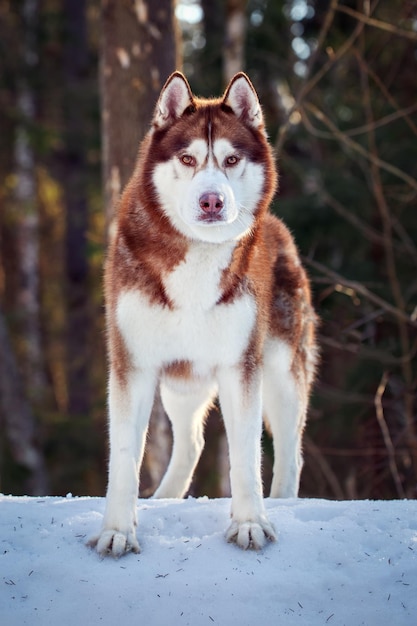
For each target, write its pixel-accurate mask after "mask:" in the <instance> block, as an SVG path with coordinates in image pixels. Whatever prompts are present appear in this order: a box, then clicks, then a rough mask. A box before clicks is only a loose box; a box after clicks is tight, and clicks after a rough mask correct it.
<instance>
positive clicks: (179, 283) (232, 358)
mask: <svg viewBox="0 0 417 626" xmlns="http://www.w3.org/2000/svg"><path fill="white" fill-rule="evenodd" d="M232 251H233V244H231V243H227V244H222V245H219V244H206V243H196V244H192V245H191V246H190V248H189V251H188V253H187V255H186V257H185V259H184V261H183V262H181V263H180V264H179V265H178V266H177V267H176V268H175V269H174V270H173V271H172V272H170V273H169V274H167V275H166V276H164V277H163V283H164V286H165V290H166V293H167V296H168V297H169V299H170V300H171V302H172V303H173V305H174V307H173V308H168V307H163V306H161V305H155V304H151V303H150V301H149V299H148V298H147V297H146V296H145V295H144V294H142V293H141V292H140V291H139V290H138V289H129V290H127V291H124V292H123V293H122V294H121V295H120V296H119V300H118V305H117V323H118V326H119V328H120V331H121V333H122V335H123V338H124V340H125V342H126V345H127V347H128V349H129V351H130V353H131V355H132V357H133V360H134V363H135V365H136V366H137V367H141V368H152V369H155V370H158V369H159V368H160V367H162V366H163V365H164V364H169V363H173V362H175V361H190V362H191V363H192V364H193V369H194V371H195V373H196V374H198V375H202V376H206V375H208V373H209V372H210V371H212V370H213V369H215V368H216V367H218V366H224V365H226V366H232V365H235V364H237V363H238V362H239V360H240V358H241V356H242V354H243V352H244V350H245V348H246V346H247V343H248V339H249V336H250V333H251V331H252V328H253V325H254V323H255V317H256V305H255V301H254V299H253V297H252V296H251V295H250V294H244V295H243V296H241V297H239V298H237V299H236V300H234V301H233V302H231V303H228V304H217V302H218V300H219V297H220V295H221V292H220V288H219V283H220V281H221V276H222V271H223V270H224V268H225V267H227V265H228V264H229V263H230V259H231V255H232Z"/></svg>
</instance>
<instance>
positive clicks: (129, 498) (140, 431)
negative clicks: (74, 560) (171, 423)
mask: <svg viewBox="0 0 417 626" xmlns="http://www.w3.org/2000/svg"><path fill="white" fill-rule="evenodd" d="M154 392H155V378H154V376H152V375H151V374H150V373H146V372H143V371H137V370H135V371H131V372H130V373H129V374H128V375H127V376H126V379H125V380H123V381H122V380H120V379H119V377H118V376H117V374H116V373H115V372H114V370H112V371H111V372H110V379H109V420H110V424H109V426H110V462H109V482H108V488H107V496H106V507H105V513H104V518H103V526H102V529H101V532H100V535H99V536H98V537H97V538H95V539H92V541H91V542H90V543H91V544H92V545H94V546H95V547H96V550H97V552H98V553H99V554H100V555H102V556H104V555H106V554H111V555H113V556H114V557H119V556H121V555H122V554H124V553H125V552H129V551H132V552H139V551H140V547H139V543H138V540H137V538H136V528H135V526H136V503H137V498H138V486H139V469H140V464H141V461H142V456H143V450H144V445H145V438H146V431H147V427H148V421H149V416H150V412H151V409H152V403H153V398H154Z"/></svg>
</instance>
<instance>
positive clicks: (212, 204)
mask: <svg viewBox="0 0 417 626" xmlns="http://www.w3.org/2000/svg"><path fill="white" fill-rule="evenodd" d="M223 206H224V197H223V196H222V195H221V194H220V193H214V192H208V193H203V194H202V195H201V196H200V209H201V210H202V211H204V213H207V214H208V215H218V214H219V213H220V211H221V210H222V208H223Z"/></svg>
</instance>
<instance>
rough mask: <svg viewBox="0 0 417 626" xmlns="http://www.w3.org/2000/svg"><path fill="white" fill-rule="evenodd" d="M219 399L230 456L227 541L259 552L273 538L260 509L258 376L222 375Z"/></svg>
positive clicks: (229, 372) (236, 371)
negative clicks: (230, 504) (230, 493)
mask: <svg viewBox="0 0 417 626" xmlns="http://www.w3.org/2000/svg"><path fill="white" fill-rule="evenodd" d="M219 398H220V404H221V409H222V413H223V419H224V422H225V426H226V432H227V439H228V443H229V455H230V483H231V488H232V523H231V525H230V527H229V529H228V530H227V532H226V538H227V540H228V541H233V542H236V544H237V545H238V546H240V547H241V548H244V549H245V550H246V549H248V548H253V549H255V550H260V549H261V548H262V547H263V546H264V544H265V541H266V540H267V539H269V540H270V541H275V539H276V535H275V531H274V528H273V526H272V525H271V523H270V522H269V520H268V518H267V516H266V513H265V508H264V502H263V493H262V480H261V434H262V389H261V374H260V373H259V374H255V375H252V376H251V380H250V382H248V383H244V381H243V374H242V371H241V370H240V369H239V368H232V369H230V370H227V371H224V372H222V374H221V376H220V378H219Z"/></svg>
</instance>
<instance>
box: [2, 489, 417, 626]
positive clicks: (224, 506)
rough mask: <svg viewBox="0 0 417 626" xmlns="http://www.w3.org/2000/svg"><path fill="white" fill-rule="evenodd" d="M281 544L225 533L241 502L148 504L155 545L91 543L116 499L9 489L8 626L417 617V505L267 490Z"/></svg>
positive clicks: (311, 624) (261, 625)
mask: <svg viewBox="0 0 417 626" xmlns="http://www.w3.org/2000/svg"><path fill="white" fill-rule="evenodd" d="M266 507H267V509H268V513H269V516H270V519H271V521H272V522H273V523H274V525H275V527H276V529H277V531H278V542H277V543H275V544H270V545H268V546H267V547H266V548H265V549H264V550H263V551H262V552H250V551H249V552H243V551H241V550H240V549H239V548H237V547H236V546H234V545H229V544H227V543H226V542H225V540H224V536H223V535H224V531H225V529H226V527H227V526H228V521H229V512H230V500H228V499H221V500H209V499H207V498H199V499H192V498H189V499H187V500H139V501H138V515H139V530H138V535H139V540H140V544H141V547H142V553H141V554H138V555H136V554H129V555H127V556H125V557H123V558H122V559H120V560H118V561H115V560H113V559H110V558H109V559H104V560H100V559H99V557H98V556H97V555H96V553H95V552H94V551H92V550H90V549H88V548H87V547H86V546H85V542H86V540H87V539H88V538H89V536H91V535H93V534H94V533H96V532H97V530H98V529H99V527H100V523H101V519H102V514H103V509H104V500H103V499H102V498H72V497H71V496H68V497H66V498H30V497H12V496H0V525H1V536H0V572H1V580H0V623H1V624H2V625H4V626H21V625H23V624H30V625H31V626H36V625H37V624H39V625H42V626H44V625H45V624H51V625H59V626H66V625H71V626H73V625H74V624H76V625H79V626H84V624H88V625H89V626H95V625H96V624H102V625H104V626H114V625H116V626H117V625H118V624H123V626H130V625H131V624H132V625H133V624H135V625H137V624H144V625H145V626H154V625H155V626H157V625H161V626H171V625H173V626H177V625H180V626H181V625H184V626H186V625H190V626H200V625H201V626H202V625H206V624H207V625H208V626H212V625H213V624H214V625H215V624H219V625H221V626H234V625H236V626H268V625H274V626H276V625H283V626H287V625H289V626H291V625H292V624H297V625H300V624H301V625H304V624H305V625H306V626H315V625H316V624H317V625H318V624H323V625H326V624H330V625H335V626H336V625H337V626H343V625H347V626H360V625H361V624H364V625H366V626H373V625H375V624H377V625H378V626H385V625H386V626H392V624H395V626H403V625H404V626H405V625H407V626H408V625H410V626H411V625H413V626H414V625H415V624H416V623H417V501H383V502H382V501H375V502H371V501H355V502H331V501H325V500H295V499H294V500H274V499H267V500H266Z"/></svg>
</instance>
